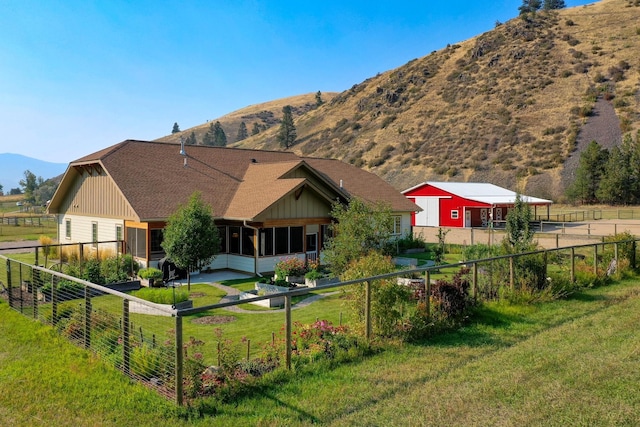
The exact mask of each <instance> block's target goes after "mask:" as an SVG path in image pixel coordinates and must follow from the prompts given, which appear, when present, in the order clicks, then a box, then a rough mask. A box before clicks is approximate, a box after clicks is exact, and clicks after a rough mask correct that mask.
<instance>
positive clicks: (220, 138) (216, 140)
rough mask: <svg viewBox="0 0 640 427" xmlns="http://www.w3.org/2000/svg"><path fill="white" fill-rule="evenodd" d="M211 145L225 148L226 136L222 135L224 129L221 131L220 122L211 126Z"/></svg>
mask: <svg viewBox="0 0 640 427" xmlns="http://www.w3.org/2000/svg"><path fill="white" fill-rule="evenodd" d="M213 145H215V146H216V147H226V146H227V134H225V133H224V129H222V125H221V124H220V122H216V123H215V124H214V125H213Z"/></svg>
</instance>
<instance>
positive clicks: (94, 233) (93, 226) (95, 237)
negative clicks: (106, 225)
mask: <svg viewBox="0 0 640 427" xmlns="http://www.w3.org/2000/svg"><path fill="white" fill-rule="evenodd" d="M91 242H92V243H93V247H94V248H97V247H98V223H97V222H92V223H91Z"/></svg>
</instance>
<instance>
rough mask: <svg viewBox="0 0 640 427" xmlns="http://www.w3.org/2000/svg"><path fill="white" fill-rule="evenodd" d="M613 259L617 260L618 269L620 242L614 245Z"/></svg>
mask: <svg viewBox="0 0 640 427" xmlns="http://www.w3.org/2000/svg"><path fill="white" fill-rule="evenodd" d="M613 258H614V259H615V260H616V267H617V266H618V242H615V243H614V244H613Z"/></svg>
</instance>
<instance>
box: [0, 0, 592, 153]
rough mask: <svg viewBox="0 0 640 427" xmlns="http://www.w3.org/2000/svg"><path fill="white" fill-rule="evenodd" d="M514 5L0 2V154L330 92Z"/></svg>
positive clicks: (72, 149)
mask: <svg viewBox="0 0 640 427" xmlns="http://www.w3.org/2000/svg"><path fill="white" fill-rule="evenodd" d="M587 3H590V1H582V0H572V1H566V4H567V6H575V5H582V4H587ZM520 4H522V1H519V0H511V1H507V0H501V1H491V2H479V1H461V0H447V1H438V2H431V1H424V0H423V1H395V2H391V1H384V0H379V1H359V0H358V1H348V0H342V1H340V0H335V1H334V0H324V1H315V0H305V1H300V0H298V1H289V0H287V1H259V0H253V1H251V0H233V1H231V0H229V1H218V0H210V1H163V0H154V1H146V0H140V1H135V0H129V1H121V0H104V1H90V0H81V1H77V0H64V1H53V0H39V1H33V0H0V55H1V56H0V58H1V59H0V126H1V129H2V131H1V133H0V153H17V154H23V155H26V156H29V157H34V158H37V159H41V160H46V161H51V162H61V163H67V162H70V161H72V160H74V159H76V158H79V157H82V156H84V155H86V154H90V153H92V152H94V151H97V150H100V149H102V148H105V147H107V146H110V145H113V144H115V143H118V142H120V141H123V140H125V139H129V138H131V139H155V138H159V137H161V136H164V135H166V134H168V133H170V132H171V128H172V126H173V123H174V122H178V124H179V125H180V128H181V129H183V130H184V129H187V128H189V127H191V126H195V125H198V124H201V123H204V122H206V121H207V120H210V119H214V118H217V117H220V116H222V115H224V114H227V113H230V112H232V111H234V110H237V109H240V108H243V107H246V106H248V105H251V104H257V103H261V102H265V101H270V100H273V99H278V98H284V97H287V96H292V95H298V94H303V93H310V92H316V91H318V90H320V91H323V92H325V91H338V92H339V91H343V90H345V89H348V88H350V87H351V86H353V85H354V84H357V83H360V82H362V81H363V80H365V79H367V78H369V77H372V76H374V75H376V74H377V73H378V72H383V71H387V70H390V69H393V68H396V67H399V66H401V65H403V64H405V63H406V62H408V61H409V60H411V59H414V58H419V57H422V56H425V55H427V54H429V53H430V52H431V51H433V50H439V49H442V48H443V47H445V46H446V45H447V43H452V44H453V43H456V42H459V41H462V40H466V39H468V38H471V37H473V36H476V35H478V34H481V33H483V32H485V31H488V30H490V29H492V28H493V27H494V26H495V23H496V21H497V20H499V21H501V22H504V21H507V20H509V19H511V18H513V17H515V16H517V14H518V6H520Z"/></svg>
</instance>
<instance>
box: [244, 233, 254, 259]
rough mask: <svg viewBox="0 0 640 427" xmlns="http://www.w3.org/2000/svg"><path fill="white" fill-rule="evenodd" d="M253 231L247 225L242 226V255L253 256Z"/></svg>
mask: <svg viewBox="0 0 640 427" xmlns="http://www.w3.org/2000/svg"><path fill="white" fill-rule="evenodd" d="M253 238H254V231H253V229H251V228H248V227H242V255H249V256H253V255H254V253H255V251H254V249H255V246H254V244H253Z"/></svg>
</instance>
